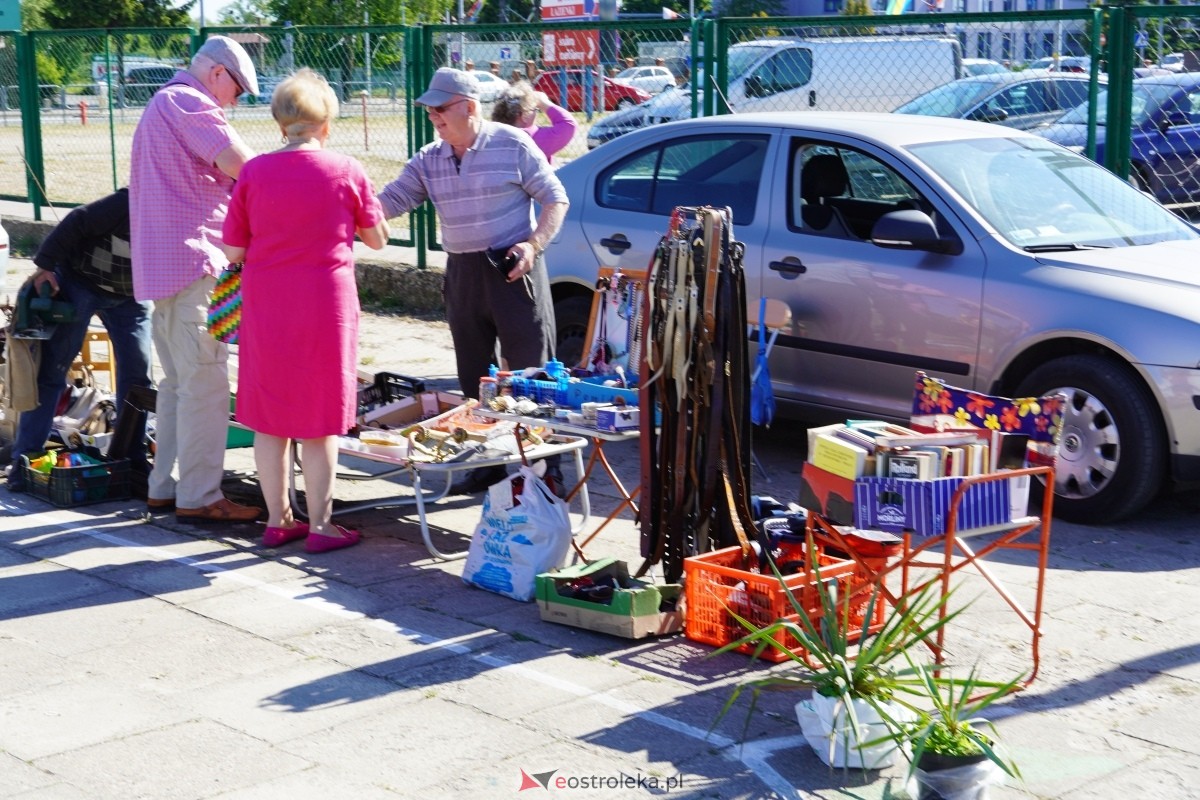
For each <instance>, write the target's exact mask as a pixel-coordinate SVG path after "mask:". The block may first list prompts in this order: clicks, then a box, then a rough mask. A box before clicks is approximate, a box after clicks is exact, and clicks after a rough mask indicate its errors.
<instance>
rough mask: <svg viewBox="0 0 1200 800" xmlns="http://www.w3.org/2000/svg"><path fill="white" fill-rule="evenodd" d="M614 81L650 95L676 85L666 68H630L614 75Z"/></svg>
mask: <svg viewBox="0 0 1200 800" xmlns="http://www.w3.org/2000/svg"><path fill="white" fill-rule="evenodd" d="M613 80H615V81H618V82H620V83H627V84H629V85H630V86H636V87H637V88H639V89H641V90H642V91H645V92H649V93H650V94H658V93H659V92H661V91H663V90H664V89H670V88H671V87H673V86H674V85H675V76H674V75H673V74H672V73H671V70H669V69H667V68H666V67H630V68H629V69H624V70H621V71H620V72H618V73H617V74H616V75H614V76H613Z"/></svg>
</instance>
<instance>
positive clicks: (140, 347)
mask: <svg viewBox="0 0 1200 800" xmlns="http://www.w3.org/2000/svg"><path fill="white" fill-rule="evenodd" d="M54 274H55V277H57V278H58V294H57V295H55V297H56V298H58V299H62V300H68V301H70V302H71V303H72V304H74V306H75V321H74V322H64V323H60V324H59V326H58V327H57V328H56V329H55V330H54V334H53V335H52V336H51V337H50V338H49V339H47V340H45V341H43V342H42V343H41V350H42V354H41V355H42V358H41V365H40V366H39V367H38V377H37V386H38V405H37V408H32V409H30V410H29V411H23V412H21V416H20V418H19V419H18V420H17V435H16V440H15V441H14V442H13V448H12V463H13V472H12V474H11V475H10V476H9V480H8V483H9V488H11V489H20V488H23V487H22V484H23V483H24V481H23V480H22V479H21V474H20V468H21V456H22V455H26V454H29V453H41V452H42V451H43V450H44V449H45V444H46V438H47V437H48V436H49V435H50V429H51V427H52V426H53V424H54V409H55V406H56V405H57V404H58V399H59V397H60V396H61V395H62V393H63V389H64V388H65V387H66V385H67V370H69V369H70V368H71V364H72V363H73V362H74V361H75V357H76V356H77V355H78V354H79V351H80V349H81V348H82V347H83V339H84V336H86V335H87V329H88V323H89V322H91V319H92V315H93V314H97V315H99V317H100V321H101V322H103V323H104V327H105V328H106V329H107V330H108V338H109V341H110V342H111V343H112V355H113V357H114V358H115V359H116V362H117V377H116V383H117V385H116V392H117V397H116V403H117V413H118V415H120V414H123V413H125V411H124V408H125V395H126V394H127V393H128V392H129V389H130V387H132V386H150V385H152V384H151V381H150V359H151V355H150V310H151V307H152V306H151V304H150V303H139V302H138V301H137V300H134V299H133V298H132V297H116V296H113V295H110V294H105V293H103V292H99V291H96V290H95V289H92V288H91V287H90V286H89V285H88V284H87V283H85V282H84V281H82V280H80V279H79V278H77V277H75V276H74V275H73V274H72V273H70V272H67V271H64V270H55V273H54ZM139 438H140V437H139ZM130 457H131V458H132V459H134V460H135V461H139V462H141V463H142V464H144V463H145V458H146V456H145V453H144V452H140V451H137V452H134V453H131V454H130Z"/></svg>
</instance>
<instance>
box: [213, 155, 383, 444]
mask: <svg viewBox="0 0 1200 800" xmlns="http://www.w3.org/2000/svg"><path fill="white" fill-rule="evenodd" d="M382 219H383V209H382V208H381V207H380V205H379V201H378V200H377V199H376V198H375V190H374V188H373V187H372V185H371V181H370V179H369V178H368V177H367V175H366V173H365V172H364V171H363V168H362V165H361V164H359V163H358V161H356V160H355V159H353V158H351V157H349V156H345V155H341V154H339V153H333V152H330V151H328V150H293V151H288V152H277V153H267V154H264V155H261V156H258V157H256V158H253V159H251V160H250V161H249V162H248V163H247V164H246V165H245V166H244V167H242V171H241V174H240V176H239V177H238V181H237V184H236V186H235V187H234V190H233V197H232V199H231V201H230V205H229V213H228V215H227V216H226V218H225V226H224V233H223V235H224V238H225V242H226V243H228V244H230V245H232V246H234V247H244V248H246V257H245V267H244V268H243V270H242V325H241V331H240V334H239V339H240V343H239V347H238V390H237V418H238V420H239V421H240V422H242V423H243V424H244V425H246V426H248V427H249V428H251V429H253V430H255V431H259V432H262V433H266V434H270V435H273V436H282V437H288V438H293V439H312V438H318V437H322V436H334V435H340V434H343V433H345V432H346V431H347V430H349V429H350V428H351V427H353V426H354V417H355V410H356V371H357V363H358V319H359V305H358V288H357V284H356V283H355V280H354V255H353V244H354V232H355V230H356V229H357V228H369V227H372V226H374V225H377V224H378V223H379V222H380V221H381V220H382Z"/></svg>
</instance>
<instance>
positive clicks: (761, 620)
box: [683, 545, 884, 661]
mask: <svg viewBox="0 0 1200 800" xmlns="http://www.w3.org/2000/svg"><path fill="white" fill-rule="evenodd" d="M818 553H819V554H818V561H817V564H818V565H819V567H820V574H821V580H823V581H830V580H836V581H837V584H838V597H839V598H841V599H843V600H846V599H848V600H849V602H850V604H851V607H850V624H851V625H854V626H856V627H861V626H862V624H863V615H864V614H865V613H866V611H867V607H868V605H869V601H870V596H871V587H870V578H869V577H868V576H864V575H863V574H862V573H861V572H860V571H859V570H857V568H856V566H855V563H854V561H852V560H849V559H840V558H834V557H832V556H827V555H825V554H824V553H820V551H818ZM803 558H804V547H803V546H801V545H784V548H783V555H782V557H781V558H779V559H777V561H778V562H788V561H793V560H802V559H803ZM742 564H743V559H742V550H741V548H740V547H726V548H724V549H722V550H714V551H712V552H710V553H704V554H702V555H698V556H692V557H690V558H686V559H684V562H683V574H684V596H685V598H686V600H687V614H686V619H685V623H684V635H686V636H687V638H689V639H691V640H693V641H696V642H703V643H704V644H711V645H716V646H717V647H722V646H724V645H727V644H729V643H730V642H734V641H737V640H738V639H740V638H742V637H743V636H745V635H746V634H747V633H749V631H748V630H746V628H745V627H744V626H743V625H742V624H741V623H739V622H738V621H737V620H736V619H734V617H733V614H731V613H730V611H736V612H737V614H738V615H739V616H741V617H743V618H744V619H746V620H749V621H750V622H751V623H753V624H754V625H755V626H757V627H759V628H762V627H766V626H767V625H770V624H771V623H772V622H775V621H776V620H778V619H790V620H793V621H799V616H798V615H797V614H796V609H795V607H794V606H793V605H792V603H791V601H790V600H789V599H788V596H787V592H786V591H785V590H784V588H783V586H782V585H780V582H779V579H778V578H777V577H775V574H774V573H772V572H767V573H765V574H763V573H759V572H751V571H750V570H746V569H742ZM816 575H817V573H816V572H815V571H801V572H797V573H795V574H792V575H785V576H784V579H783V580H784V583H786V585H787V587H788V589H790V590H791V592H792V594H793V595H794V596H795V598H796V600H797V602H798V603H799V604H800V606H801V607H802V608H803V609H804V611H805V613H806V614H807V615H808V618H809V619H811V620H813V621H814V623H817V624H819V619H820V616H821V592H820V590H819V589H818V588H817V582H816ZM883 611H884V606H883V603H882V600H881V599H880V600H879V601H877V602H876V607H875V617H876V618H875V620H873V624H879V623H882V620H883ZM775 639H776V641H778V642H779V643H780V644H782V645H783V646H784V647H786V648H787V649H788V651H790V652H792V653H795V654H797V655H800V656H803V655H804V648H802V647H801V646H800V643H799V642H798V641H797V640H796V639H795V637H793V636H791V635H790V634H788V633H787V632H785V631H779V632H777V633H776V634H775ZM754 649H755V645H743V646H741V647H739V648H737V650H738V652H742V653H753V652H754ZM759 657H760V658H763V659H765V660H768V661H785V660H787V658H788V656H787V654H786V653H784V652H782V651H780V650H777V649H776V648H773V647H768V648H767V649H765V650H763V651H762V653H761V654H760V656H759Z"/></svg>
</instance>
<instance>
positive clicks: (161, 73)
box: [121, 67, 179, 104]
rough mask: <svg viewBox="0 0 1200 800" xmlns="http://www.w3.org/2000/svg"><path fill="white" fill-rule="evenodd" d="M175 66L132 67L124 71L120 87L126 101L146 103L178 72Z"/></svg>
mask: <svg viewBox="0 0 1200 800" xmlns="http://www.w3.org/2000/svg"><path fill="white" fill-rule="evenodd" d="M178 71H179V70H177V69H176V68H175V67H134V68H133V69H131V70H129V71H128V72H126V73H125V84H124V85H123V86H122V87H121V91H122V97H123V98H124V101H125V102H126V103H138V104H142V103H148V102H150V98H151V97H153V96H154V93H155V92H157V91H158V90H159V88H160V87H162V85H163V84H165V83H166V82H167V81H169V80H171V78H174V77H175V73H176V72H178Z"/></svg>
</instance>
